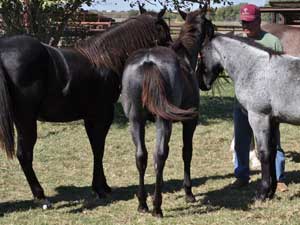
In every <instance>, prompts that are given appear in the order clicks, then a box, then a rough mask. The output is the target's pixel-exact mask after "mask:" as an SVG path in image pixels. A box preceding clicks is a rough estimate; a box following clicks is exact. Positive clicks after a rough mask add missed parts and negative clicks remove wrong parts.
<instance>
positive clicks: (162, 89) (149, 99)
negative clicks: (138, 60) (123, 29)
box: [141, 61, 198, 121]
mask: <svg viewBox="0 0 300 225" xmlns="http://www.w3.org/2000/svg"><path fill="white" fill-rule="evenodd" d="M141 70H142V73H143V74H144V80H143V88H142V104H143V106H144V107H147V109H148V110H149V111H150V112H151V113H153V114H155V115H158V116H160V117H162V118H164V119H167V120H175V121H181V120H188V119H192V118H194V117H196V116H197V115H198V113H197V111H196V110H195V109H194V108H190V109H180V108H179V107H177V106H175V105H174V104H172V103H171V100H170V97H168V96H170V95H171V87H170V84H169V83H168V82H167V81H166V79H164V77H163V75H162V74H161V71H160V70H159V68H158V67H157V65H156V64H155V63H154V62H151V61H149V62H144V64H143V65H142V68H141Z"/></svg>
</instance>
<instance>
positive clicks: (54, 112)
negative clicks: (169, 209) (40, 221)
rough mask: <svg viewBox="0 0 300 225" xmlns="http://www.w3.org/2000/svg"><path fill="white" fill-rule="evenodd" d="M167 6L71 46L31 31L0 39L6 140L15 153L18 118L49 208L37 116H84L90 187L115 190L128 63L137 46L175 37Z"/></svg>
mask: <svg viewBox="0 0 300 225" xmlns="http://www.w3.org/2000/svg"><path fill="white" fill-rule="evenodd" d="M164 12H165V10H162V11H161V12H160V13H159V14H153V13H151V14H149V13H145V14H142V15H140V16H137V17H135V18H131V19H129V20H127V21H125V22H124V23H122V24H120V25H118V26H115V27H113V28H111V29H109V30H108V31H106V32H105V33H103V34H101V35H96V36H94V37H92V38H90V39H88V40H86V41H85V42H83V43H82V44H80V45H78V46H77V47H75V48H73V49H57V48H53V47H50V46H48V45H45V44H42V43H40V42H39V41H37V40H36V39H33V38H31V37H28V36H14V37H6V38H2V39H0V143H1V146H0V147H2V149H4V150H5V151H6V153H7V155H8V157H10V158H12V157H13V156H14V148H15V146H14V125H15V126H16V130H17V158H18V160H19V162H20V164H21V167H22V169H23V171H24V174H25V176H26V178H27V181H28V183H29V185H30V188H31V191H32V193H33V196H34V198H35V199H38V200H41V202H44V203H43V204H46V205H45V206H46V207H47V206H48V204H49V203H48V201H47V200H46V198H45V195H44V191H43V189H42V187H41V185H40V183H39V182H38V179H37V177H36V175H35V172H34V170H33V168H32V160H33V148H34V145H35V142H36V139H37V123H36V121H37V120H41V121H49V122H67V121H74V120H79V119H83V120H84V125H85V129H86V132H87V135H88V138H89V141H90V144H91V147H92V150H93V155H94V170H93V181H92V188H93V190H94V191H95V192H96V193H97V194H98V196H99V197H101V196H103V195H105V194H106V193H109V192H110V191H111V189H110V187H109V186H108V185H107V183H106V179H105V175H104V172H103V165H102V158H103V154H104V145H105V138H106V135H107V132H108V129H109V127H110V125H111V123H112V120H113V111H114V103H115V102H116V100H117V99H118V97H119V93H120V86H121V83H120V82H121V75H122V71H123V67H124V64H125V61H126V59H127V58H128V56H129V54H130V53H132V52H133V51H135V50H137V49H140V48H146V47H153V46H156V45H157V44H161V45H166V44H167V43H168V42H169V41H171V37H170V33H169V28H168V26H167V24H166V23H165V21H164V20H163V18H162V16H163V14H164Z"/></svg>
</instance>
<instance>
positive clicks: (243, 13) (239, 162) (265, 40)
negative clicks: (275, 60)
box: [232, 4, 288, 192]
mask: <svg viewBox="0 0 300 225" xmlns="http://www.w3.org/2000/svg"><path fill="white" fill-rule="evenodd" d="M240 20H241V24H242V29H243V33H244V35H245V36H246V37H248V38H251V39H253V40H255V41H256V42H257V43H260V44H262V45H263V46H265V47H267V48H270V49H273V50H275V51H279V52H282V50H283V48H282V45H281V43H280V40H279V39H278V38H277V37H276V36H274V35H272V34H270V33H267V32H265V31H263V30H262V29H261V16H260V9H259V7H257V6H256V5H253V4H245V5H242V6H241V8H240ZM233 122H234V139H235V141H234V150H235V161H234V174H235V177H236V180H234V182H233V183H232V186H233V187H235V188H240V187H243V186H246V185H248V184H249V179H250V169H249V152H250V145H251V140H252V138H253V131H252V129H251V127H250V124H249V121H248V115H247V112H246V111H245V110H244V109H243V107H242V106H241V105H240V103H239V102H238V101H237V99H235V105H234V112H233ZM276 150H277V153H276V177H277V191H281V192H283V191H287V190H288V188H287V186H286V184H285V183H284V169H285V155H284V151H283V150H282V148H281V147H280V133H279V129H278V132H277V147H276Z"/></svg>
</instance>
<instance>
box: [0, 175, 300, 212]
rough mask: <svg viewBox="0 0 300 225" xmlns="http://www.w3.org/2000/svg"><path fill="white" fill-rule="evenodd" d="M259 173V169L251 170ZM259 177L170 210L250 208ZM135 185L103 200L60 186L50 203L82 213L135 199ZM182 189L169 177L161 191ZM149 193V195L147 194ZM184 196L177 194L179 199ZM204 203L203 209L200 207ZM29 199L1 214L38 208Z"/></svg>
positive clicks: (1, 206) (2, 206)
mask: <svg viewBox="0 0 300 225" xmlns="http://www.w3.org/2000/svg"><path fill="white" fill-rule="evenodd" d="M254 173H259V171H254V172H252V174H254ZM228 178H234V175H233V174H226V175H215V176H207V177H200V178H196V179H193V187H198V186H200V185H204V184H205V183H206V182H207V181H208V180H222V179H228ZM286 181H287V183H288V184H289V183H291V182H293V183H300V171H289V172H286ZM259 182H260V181H259V180H258V181H255V182H251V183H250V184H249V185H248V186H247V187H245V188H243V189H233V188H232V187H231V185H226V186H225V187H223V188H221V189H218V190H212V191H208V192H205V193H200V194H197V193H195V195H196V198H198V199H200V200H199V201H198V202H196V203H194V204H187V205H186V207H180V208H174V209H172V211H176V215H184V214H185V213H187V212H188V213H190V209H192V212H193V213H199V214H201V213H207V212H210V211H216V210H219V209H221V208H227V209H231V210H249V209H250V204H252V203H253V202H254V197H255V192H256V188H257V186H258V184H259ZM137 189H138V185H129V186H124V187H115V188H114V187H113V193H112V194H111V196H109V197H107V198H104V199H97V198H96V196H95V194H93V193H92V190H91V187H90V186H85V187H76V186H60V187H57V188H56V191H57V194H56V195H54V196H50V197H49V200H50V201H51V202H52V203H54V204H55V203H58V202H64V204H59V206H57V207H56V209H60V208H67V209H68V208H70V207H73V208H74V206H75V207H76V206H78V208H76V209H70V210H69V213H81V212H82V211H84V210H92V209H95V208H97V207H100V206H109V205H110V204H112V203H114V202H116V201H127V200H131V199H133V198H135V194H136V192H137ZM181 189H182V180H178V179H172V180H167V181H165V182H164V188H163V192H164V193H173V192H177V191H180V190H181ZM146 190H147V191H148V192H149V193H153V190H154V184H148V185H146ZM149 195H150V194H149ZM181 197H182V198H184V196H180V198H181ZM290 198H291V199H292V198H300V190H299V192H298V193H296V194H295V195H293V196H291V197H290ZM65 202H66V203H65ZM203 206H205V209H203ZM39 207H40V206H39V205H36V204H35V203H34V202H33V201H32V200H25V201H10V202H4V203H0V217H1V216H3V215H4V214H8V213H12V212H16V211H18V212H20V211H27V210H29V209H34V208H39Z"/></svg>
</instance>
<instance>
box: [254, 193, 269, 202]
mask: <svg viewBox="0 0 300 225" xmlns="http://www.w3.org/2000/svg"><path fill="white" fill-rule="evenodd" d="M266 199H267V194H265V193H261V192H257V193H256V195H255V200H256V201H261V202H264V201H266Z"/></svg>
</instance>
